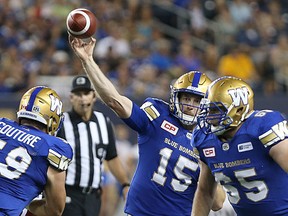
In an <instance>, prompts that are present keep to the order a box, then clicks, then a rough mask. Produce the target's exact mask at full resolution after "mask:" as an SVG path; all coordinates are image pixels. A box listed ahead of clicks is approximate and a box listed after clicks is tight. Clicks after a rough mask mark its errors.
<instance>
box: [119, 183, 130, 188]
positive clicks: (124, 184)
mask: <svg viewBox="0 0 288 216" xmlns="http://www.w3.org/2000/svg"><path fill="white" fill-rule="evenodd" d="M121 186H122V190H123V189H124V188H125V187H130V183H123V184H122V185H121Z"/></svg>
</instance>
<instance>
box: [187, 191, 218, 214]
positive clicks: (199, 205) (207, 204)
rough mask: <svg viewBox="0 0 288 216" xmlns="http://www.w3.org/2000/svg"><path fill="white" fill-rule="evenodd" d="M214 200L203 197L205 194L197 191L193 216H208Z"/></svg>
mask: <svg viewBox="0 0 288 216" xmlns="http://www.w3.org/2000/svg"><path fill="white" fill-rule="evenodd" d="M212 202H213V199H212V198H210V197H206V196H203V194H201V193H199V191H196V194H195V197H194V201H193V207H192V215H191V216H207V215H208V214H209V212H210V209H211V206H212Z"/></svg>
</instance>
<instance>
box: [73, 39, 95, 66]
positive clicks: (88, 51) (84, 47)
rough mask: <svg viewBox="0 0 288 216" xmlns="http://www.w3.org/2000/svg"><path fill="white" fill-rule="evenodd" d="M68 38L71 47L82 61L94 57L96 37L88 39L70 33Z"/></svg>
mask: <svg viewBox="0 0 288 216" xmlns="http://www.w3.org/2000/svg"><path fill="white" fill-rule="evenodd" d="M68 40H69V43H70V46H71V48H72V49H73V51H74V52H75V54H76V55H77V56H78V57H79V58H80V60H81V61H83V60H85V59H87V58H90V57H93V50H94V47H95V44H96V39H95V38H93V37H91V38H89V39H88V40H82V39H79V38H76V37H73V36H72V35H69V38H68Z"/></svg>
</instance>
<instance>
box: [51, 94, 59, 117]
mask: <svg viewBox="0 0 288 216" xmlns="http://www.w3.org/2000/svg"><path fill="white" fill-rule="evenodd" d="M49 96H50V99H51V105H50V110H51V111H52V112H55V110H56V113H57V115H60V114H61V112H62V102H61V101H60V100H59V98H57V97H55V96H54V95H52V94H50V95H49Z"/></svg>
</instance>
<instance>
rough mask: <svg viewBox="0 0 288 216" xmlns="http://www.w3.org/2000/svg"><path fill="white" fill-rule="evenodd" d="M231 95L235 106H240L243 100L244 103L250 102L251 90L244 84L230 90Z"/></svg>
mask: <svg viewBox="0 0 288 216" xmlns="http://www.w3.org/2000/svg"><path fill="white" fill-rule="evenodd" d="M228 93H229V95H230V96H231V98H232V101H233V104H234V106H235V107H238V106H240V104H241V101H242V103H243V105H247V104H248V97H249V90H248V89H247V88H246V87H245V86H244V87H241V88H236V89H230V90H228Z"/></svg>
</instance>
